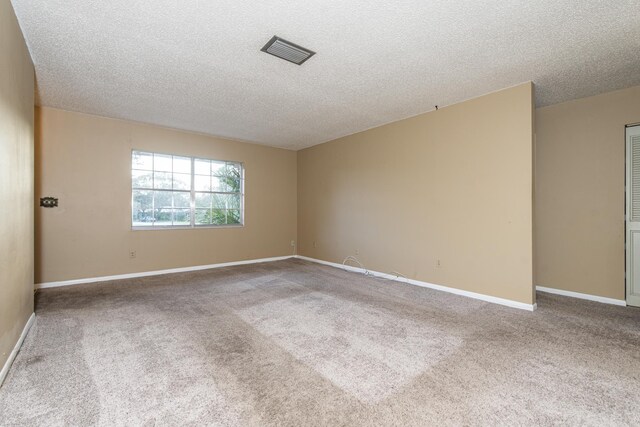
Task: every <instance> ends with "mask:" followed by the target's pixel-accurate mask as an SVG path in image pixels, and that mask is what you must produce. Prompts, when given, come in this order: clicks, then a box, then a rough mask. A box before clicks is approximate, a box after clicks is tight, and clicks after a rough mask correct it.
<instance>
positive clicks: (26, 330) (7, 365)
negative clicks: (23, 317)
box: [0, 313, 36, 387]
mask: <svg viewBox="0 0 640 427" xmlns="http://www.w3.org/2000/svg"><path fill="white" fill-rule="evenodd" d="M35 319H36V314H35V313H31V316H30V317H29V320H27V324H26V325H24V328H22V333H21V334H20V338H18V342H16V345H15V346H13V350H12V351H11V354H9V357H8V358H7V361H6V362H5V364H4V366H3V367H2V371H0V387H2V383H3V382H4V380H5V378H7V375H9V369H11V365H13V361H14V360H15V359H16V356H17V355H18V352H19V351H20V347H22V343H23V342H24V339H25V338H26V337H27V334H28V333H29V329H31V325H33V321H34V320H35Z"/></svg>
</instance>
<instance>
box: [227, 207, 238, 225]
mask: <svg viewBox="0 0 640 427" xmlns="http://www.w3.org/2000/svg"><path fill="white" fill-rule="evenodd" d="M227 224H240V211H239V210H237V209H229V210H228V211H227Z"/></svg>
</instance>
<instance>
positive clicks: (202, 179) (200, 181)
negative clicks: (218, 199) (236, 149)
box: [194, 175, 211, 191]
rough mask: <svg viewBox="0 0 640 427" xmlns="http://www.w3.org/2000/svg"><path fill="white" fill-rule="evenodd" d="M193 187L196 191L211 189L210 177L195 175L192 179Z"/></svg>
mask: <svg viewBox="0 0 640 427" xmlns="http://www.w3.org/2000/svg"><path fill="white" fill-rule="evenodd" d="M194 187H195V188H194V189H195V190H196V191H211V178H210V177H209V175H207V176H202V175H196V176H195V179H194Z"/></svg>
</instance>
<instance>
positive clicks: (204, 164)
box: [194, 159, 211, 175]
mask: <svg viewBox="0 0 640 427" xmlns="http://www.w3.org/2000/svg"><path fill="white" fill-rule="evenodd" d="M194 163H195V169H196V170H195V173H196V174H198V175H211V166H210V165H211V162H210V161H209V160H202V159H196V160H195V162H194Z"/></svg>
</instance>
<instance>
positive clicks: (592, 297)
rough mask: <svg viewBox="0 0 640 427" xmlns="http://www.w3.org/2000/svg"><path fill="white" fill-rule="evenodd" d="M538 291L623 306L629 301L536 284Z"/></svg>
mask: <svg viewBox="0 0 640 427" xmlns="http://www.w3.org/2000/svg"><path fill="white" fill-rule="evenodd" d="M536 291H539V292H546V293H548V294H555V295H562V296H565V297H572V298H580V299H586V300H588V301H595V302H601V303H604V304H613V305H621V306H626V305H627V302H626V301H625V300H623V299H615V298H607V297H600V296H598V295H590V294H582V293H580V292H572V291H565V290H562V289H555V288H547V287H544V286H536Z"/></svg>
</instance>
